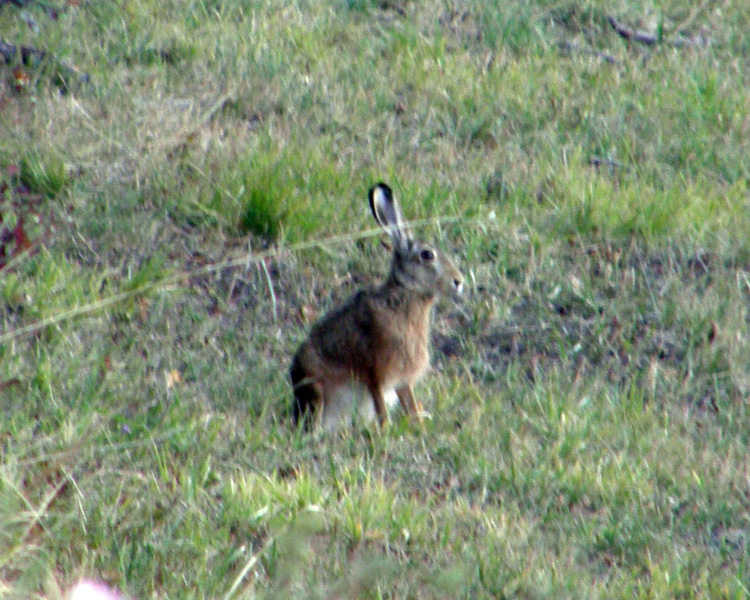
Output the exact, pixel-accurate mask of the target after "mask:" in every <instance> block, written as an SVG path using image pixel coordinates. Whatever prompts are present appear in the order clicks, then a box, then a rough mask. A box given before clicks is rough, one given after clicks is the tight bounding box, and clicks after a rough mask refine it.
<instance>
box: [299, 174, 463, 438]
mask: <svg viewBox="0 0 750 600" xmlns="http://www.w3.org/2000/svg"><path fill="white" fill-rule="evenodd" d="M368 197H369V200H370V208H371V209H372V214H373V216H374V217H375V220H376V221H377V223H378V225H380V226H381V227H382V228H383V229H384V230H385V231H386V232H387V233H388V234H389V235H390V237H391V240H392V242H393V258H392V262H391V269H390V273H389V275H388V279H387V280H386V281H385V283H383V284H382V285H380V286H378V287H375V288H371V289H366V290H360V291H358V292H357V293H355V294H354V295H353V296H352V297H351V298H349V300H348V301H347V302H346V303H345V304H343V305H342V306H340V307H339V308H336V309H334V310H332V311H331V312H329V313H328V314H326V315H325V316H324V317H323V318H322V319H321V320H320V321H319V322H318V323H316V324H315V325H314V326H313V328H312V330H311V331H310V335H309V336H308V338H307V339H306V340H305V341H304V342H303V343H302V345H301V346H300V347H299V349H298V350H297V353H296V354H295V356H294V359H293V360H292V365H291V368H290V372H289V375H290V377H291V380H292V386H293V387H294V404H293V407H292V412H293V418H294V423H295V424H296V425H299V423H300V422H304V423H305V426H306V427H308V428H309V427H310V426H311V425H312V426H313V427H314V428H316V429H317V428H320V427H322V428H323V429H324V430H333V429H336V428H337V427H338V426H339V425H341V424H342V423H345V422H346V421H347V420H349V422H351V418H352V417H353V416H354V415H355V412H357V413H359V415H360V416H361V417H362V418H364V420H365V421H371V420H372V419H373V418H374V417H377V419H378V421H379V423H380V425H383V424H385V423H386V421H387V420H388V411H389V410H390V409H391V408H392V407H393V406H394V405H395V404H396V400H397V399H398V400H399V401H400V402H401V406H402V408H403V409H404V410H405V411H406V413H407V414H408V415H410V416H411V417H413V418H416V419H417V420H418V421H420V422H421V420H422V417H423V415H424V412H423V410H422V406H421V404H420V403H419V401H417V400H416V399H415V398H414V394H413V392H412V386H413V384H414V382H415V381H417V380H418V379H419V378H420V377H421V376H422V374H423V373H424V372H425V370H426V369H427V367H428V366H429V360H430V356H429V334H430V313H431V309H432V306H433V304H435V301H436V299H437V297H438V295H439V294H440V293H442V292H451V293H453V294H456V295H458V294H460V293H461V291H462V289H463V276H462V275H461V273H460V272H459V270H458V269H457V268H456V267H455V265H454V264H453V263H452V262H451V260H450V259H449V258H447V257H445V256H443V255H442V254H441V253H440V252H438V251H437V250H435V249H434V248H433V247H431V246H428V245H427V244H424V243H422V242H419V241H417V240H414V239H413V238H412V237H411V236H410V235H409V233H408V231H406V229H405V228H404V219H403V217H402V215H401V209H400V207H399V205H398V202H397V201H396V199H395V198H394V197H393V192H392V191H391V188H389V187H388V186H387V185H386V184H384V183H378V184H376V185H374V186H373V187H372V188H370V191H369V192H368Z"/></svg>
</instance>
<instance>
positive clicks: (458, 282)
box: [453, 277, 464, 294]
mask: <svg viewBox="0 0 750 600" xmlns="http://www.w3.org/2000/svg"><path fill="white" fill-rule="evenodd" d="M453 287H454V288H455V290H456V293H457V294H460V293H462V292H463V291H464V282H463V279H458V278H457V277H456V278H454V279H453Z"/></svg>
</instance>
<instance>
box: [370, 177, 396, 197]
mask: <svg viewBox="0 0 750 600" xmlns="http://www.w3.org/2000/svg"><path fill="white" fill-rule="evenodd" d="M377 190H380V191H381V192H382V193H383V195H384V196H385V197H386V198H389V199H390V198H392V197H393V191H392V190H391V188H390V187H388V185H387V184H385V183H383V182H382V181H379V182H378V183H376V184H375V185H374V186H372V187H371V188H370V191H369V192H368V193H367V196H368V197H369V198H370V200H372V198H373V196H374V195H375V192H376V191H377Z"/></svg>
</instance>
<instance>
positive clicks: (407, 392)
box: [396, 385, 424, 423]
mask: <svg viewBox="0 0 750 600" xmlns="http://www.w3.org/2000/svg"><path fill="white" fill-rule="evenodd" d="M396 395H397V396H398V399H399V402H401V407H402V408H403V409H404V410H405V411H406V414H407V415H409V416H410V417H416V419H417V421H418V422H419V423H421V422H422V417H423V416H424V410H423V409H422V405H421V404H420V403H419V400H416V399H415V398H414V394H413V392H412V391H411V386H410V385H403V386H401V387H400V388H396Z"/></svg>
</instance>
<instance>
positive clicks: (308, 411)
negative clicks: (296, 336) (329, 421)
mask: <svg viewBox="0 0 750 600" xmlns="http://www.w3.org/2000/svg"><path fill="white" fill-rule="evenodd" d="M289 377H290V378H291V380H292V388H293V389H294V401H293V403H292V420H293V422H294V425H295V427H297V426H299V424H300V423H301V422H302V423H304V426H305V429H306V430H308V431H309V430H310V429H311V428H312V426H313V420H314V421H315V422H317V421H320V419H321V417H322V409H321V404H322V400H323V394H322V390H321V389H320V386H319V385H318V384H317V383H316V382H314V381H313V380H312V378H311V377H309V376H308V375H307V373H306V371H305V369H304V367H303V366H302V365H301V364H300V360H299V359H298V358H297V357H295V359H294V362H293V363H292V368H291V369H290V370H289Z"/></svg>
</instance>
